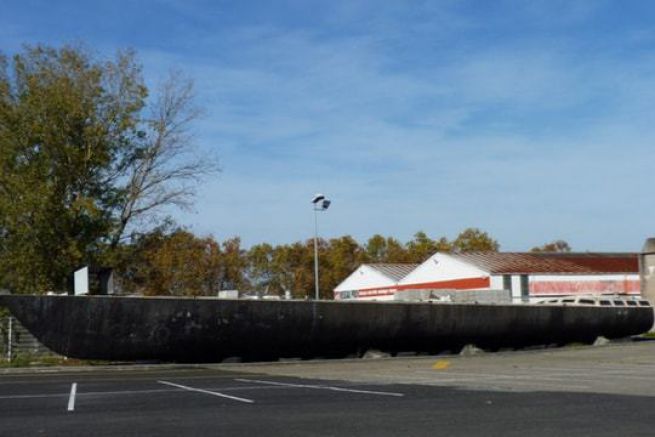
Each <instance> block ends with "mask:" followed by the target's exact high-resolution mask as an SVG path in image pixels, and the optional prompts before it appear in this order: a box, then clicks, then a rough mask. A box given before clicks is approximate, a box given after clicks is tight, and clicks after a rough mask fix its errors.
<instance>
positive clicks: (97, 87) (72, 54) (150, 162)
mask: <svg viewBox="0 0 655 437" xmlns="http://www.w3.org/2000/svg"><path fill="white" fill-rule="evenodd" d="M0 58H1V59H0V286H5V287H7V288H10V289H12V290H14V291H16V292H22V291H31V292H40V291H45V290H48V289H63V288H65V286H66V282H67V277H68V276H69V275H70V273H71V272H72V270H74V269H75V268H76V267H78V266H80V265H81V264H86V263H92V262H97V261H99V260H101V259H103V258H104V257H105V256H106V254H107V248H108V246H109V247H113V248H114V249H117V244H118V242H119V241H120V239H121V237H122V236H123V234H124V233H125V230H126V229H128V227H130V226H131V225H133V224H135V223H136V221H138V220H139V219H142V220H141V222H142V223H145V218H146V217H147V216H150V217H153V214H156V213H157V211H158V208H159V207H162V206H165V205H171V204H173V205H178V206H184V205H186V204H188V201H189V199H190V195H191V194H192V189H191V188H192V187H191V185H190V183H191V182H192V181H195V180H197V177H198V175H200V176H202V175H206V174H207V173H208V172H209V171H211V170H213V169H214V168H213V167H211V166H210V165H206V164H204V163H201V162H200V161H199V160H196V161H194V160H193V159H187V155H188V153H187V152H188V151H190V150H192V148H191V145H190V143H189V141H188V140H189V137H188V126H189V123H190V122H191V121H192V120H193V117H194V116H195V114H196V112H195V110H193V109H192V108H191V95H192V94H191V86H190V83H189V82H184V81H182V82H175V81H174V80H170V81H168V82H166V83H165V85H164V86H163V88H162V92H161V93H160V95H159V97H155V98H154V100H153V101H154V102H155V103H154V106H153V107H152V108H151V110H150V112H149V113H147V112H146V109H147V108H146V97H147V95H148V90H147V88H146V86H145V84H144V82H143V78H142V76H141V66H140V65H139V64H138V63H137V62H136V60H135V56H134V54H133V53H132V52H121V53H119V54H118V55H117V56H116V57H115V59H114V60H110V61H100V60H97V59H95V58H94V57H93V56H91V55H90V54H89V53H88V52H86V51H85V50H83V49H81V48H76V47H70V46H66V47H63V48H60V49H55V48H51V47H44V46H36V47H27V48H26V49H25V50H24V52H23V53H20V54H16V55H15V56H14V57H13V58H12V60H11V62H9V61H8V60H7V58H6V57H4V56H0ZM153 114H154V115H153ZM194 163H195V165H194Z"/></svg>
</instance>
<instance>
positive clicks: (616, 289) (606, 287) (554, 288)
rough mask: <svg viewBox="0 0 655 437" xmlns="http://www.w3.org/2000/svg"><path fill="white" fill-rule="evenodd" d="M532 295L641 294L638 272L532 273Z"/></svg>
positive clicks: (530, 284)
mask: <svg viewBox="0 0 655 437" xmlns="http://www.w3.org/2000/svg"><path fill="white" fill-rule="evenodd" d="M529 287H530V296H562V295H569V294H615V293H621V294H622V293H627V294H635V295H637V294H639V275H638V274H636V273H635V274H619V275H609V274H607V275H602V274H598V275H530V277H529Z"/></svg>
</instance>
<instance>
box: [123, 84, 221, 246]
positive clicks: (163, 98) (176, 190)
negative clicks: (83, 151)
mask: <svg viewBox="0 0 655 437" xmlns="http://www.w3.org/2000/svg"><path fill="white" fill-rule="evenodd" d="M198 114H199V110H198V109H197V108H196V107H194V106H193V83H192V82H191V81H190V80H188V79H185V78H184V77H183V76H182V75H181V74H180V73H171V74H170V76H169V77H168V78H167V79H166V81H165V82H164V83H163V84H162V85H161V87H160V89H159V94H158V96H157V98H156V99H155V102H154V103H153V105H152V107H151V108H150V114H149V117H148V118H145V119H143V120H142V122H141V124H140V127H141V128H142V130H140V131H139V135H138V137H137V140H136V141H134V142H133V144H131V145H130V147H129V148H126V150H125V152H124V154H123V156H122V157H121V159H120V160H119V161H118V162H117V164H118V165H117V167H118V168H117V170H118V171H117V172H116V173H115V177H116V181H117V190H118V193H119V195H118V202H117V208H116V209H117V211H118V217H117V218H118V220H117V223H116V226H115V227H114V228H113V229H112V236H111V245H112V247H116V246H117V245H118V243H119V242H120V240H121V238H122V236H123V233H124V232H125V229H126V228H127V226H128V224H130V223H131V222H133V221H134V220H135V219H139V218H142V217H143V216H144V215H148V214H152V213H156V212H157V210H158V209H159V208H161V207H162V206H165V205H175V206H178V207H181V208H188V207H189V206H190V205H191V200H192V199H193V196H194V193H195V191H194V186H195V184H196V183H197V182H199V181H200V180H201V179H202V178H203V177H205V176H207V175H210V174H212V173H214V172H216V171H218V167H217V166H216V163H215V162H214V161H213V160H212V159H208V158H207V157H199V156H196V155H194V153H193V152H194V150H193V149H192V147H190V145H191V136H190V134H189V125H190V123H191V122H192V121H193V120H194V119H195V118H196V117H197V116H198Z"/></svg>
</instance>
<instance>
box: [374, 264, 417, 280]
mask: <svg viewBox="0 0 655 437" xmlns="http://www.w3.org/2000/svg"><path fill="white" fill-rule="evenodd" d="M365 265H367V266H369V267H370V268H372V269H373V270H376V271H378V272H380V273H382V274H383V275H384V276H386V277H388V278H390V279H393V280H394V281H395V282H398V281H400V280H401V279H402V278H404V277H405V276H407V275H409V273H410V272H411V271H412V270H414V269H415V268H416V267H418V264H383V263H379V264H365Z"/></svg>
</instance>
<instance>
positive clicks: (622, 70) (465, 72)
mask: <svg viewBox="0 0 655 437" xmlns="http://www.w3.org/2000/svg"><path fill="white" fill-rule="evenodd" d="M38 42H42V43H47V44H52V45H59V44H63V43H67V42H83V43H85V44H86V45H87V46H89V47H91V48H93V49H94V50H95V51H97V52H98V53H99V55H101V56H110V55H112V54H113V53H114V52H115V50H116V49H119V48H124V47H133V48H135V49H136V50H137V52H138V55H139V57H140V59H141V60H142V62H143V65H144V73H145V76H146V79H147V80H148V82H149V83H151V84H155V83H156V82H157V80H158V79H160V78H161V77H163V76H164V75H165V73H166V72H167V71H169V70H170V69H180V68H181V69H183V70H184V71H185V72H186V73H187V74H188V75H189V76H191V77H192V78H194V79H195V82H196V88H197V93H198V102H199V103H200V104H201V106H203V107H204V108H205V116H204V117H203V118H202V119H201V120H199V121H198V122H197V123H196V125H195V126H194V130H195V132H196V133H197V135H196V141H197V144H198V146H199V147H201V148H202V149H203V150H204V151H205V152H206V153H211V154H216V155H218V156H219V158H220V161H221V165H222V168H223V172H222V173H221V174H220V175H219V176H217V177H216V178H213V179H212V180H209V181H207V182H206V183H205V184H203V186H202V187H201V188H200V190H199V193H198V199H197V205H196V207H195V210H194V211H193V212H191V213H180V212H176V213H175V214H174V215H175V217H176V218H177V220H178V221H179V222H180V223H183V224H186V225H188V226H190V227H191V228H192V229H193V230H194V231H195V232H197V233H200V234H213V235H214V236H215V237H217V238H219V239H222V238H226V237H230V236H234V235H238V236H240V237H241V238H242V240H243V241H244V243H245V245H246V246H249V245H251V244H255V243H258V242H263V241H267V242H271V243H287V242H293V241H297V240H302V239H305V238H309V237H310V236H311V235H312V234H313V216H312V214H313V213H312V211H311V205H310V203H309V201H310V199H311V197H312V195H313V194H314V193H315V192H323V193H325V194H326V195H328V197H330V198H331V199H332V200H333V206H332V207H331V208H330V210H329V211H327V212H326V213H324V214H322V215H321V217H320V220H319V224H320V234H321V235H322V236H324V237H336V236H340V235H345V234H349V235H352V236H354V237H355V238H356V239H358V240H359V241H365V240H366V239H367V238H369V237H370V236H371V235H373V234H374V233H381V234H383V235H392V236H395V237H397V238H399V239H401V240H403V241H406V240H408V239H410V238H411V237H412V235H413V234H414V233H415V232H416V231H418V230H423V231H425V232H427V233H428V235H430V236H432V237H440V236H447V237H450V238H454V237H455V236H456V235H457V233H458V232H459V231H461V230H463V229H464V228H466V227H469V226H475V227H479V228H481V229H483V230H486V231H487V232H489V233H490V234H491V235H492V236H494V237H495V238H496V239H497V240H498V241H499V242H500V243H501V249H503V250H527V249H529V248H530V247H532V246H534V245H538V244H542V243H545V242H548V241H551V240H553V239H565V240H567V241H568V242H569V243H570V244H571V246H572V247H573V248H574V249H577V250H638V249H639V248H640V247H641V245H642V243H643V240H644V239H645V238H646V237H648V236H652V235H655V229H654V226H653V225H654V224H655V222H654V220H653V219H654V218H655V202H654V201H653V199H654V196H653V194H652V191H653V186H654V185H655V184H653V177H652V175H653V171H652V169H653V163H655V147H653V144H654V140H655V3H653V2H649V1H602V0H597V1H589V2H587V1H558V0H543V1H539V0H536V1H482V0H479V1H468V2H467V1H425V2H422V1H411V2H392V1H389V2H381V1H355V0H348V1H339V0H334V1H330V2H325V1H320V2H319V1H317V2H310V1H285V2H274V1H241V2H224V1H191V0H189V1H183V0H162V1H149V2H146V1H142V2H141V1H139V2H137V1H131V2H128V1H117V0H114V1H92V2H82V1H64V0H59V1H56V2H54V1H32V0H22V1H13V0H9V1H7V0H5V1H3V4H2V9H1V10H0V49H1V50H2V51H3V52H5V53H14V52H16V51H17V50H20V47H21V45H22V44H24V43H28V44H29V43H38Z"/></svg>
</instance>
